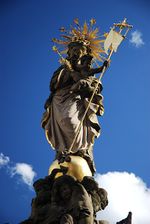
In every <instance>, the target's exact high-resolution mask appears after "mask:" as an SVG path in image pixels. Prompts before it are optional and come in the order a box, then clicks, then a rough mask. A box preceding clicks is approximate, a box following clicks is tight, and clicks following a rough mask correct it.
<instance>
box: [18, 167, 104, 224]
mask: <svg viewBox="0 0 150 224" xmlns="http://www.w3.org/2000/svg"><path fill="white" fill-rule="evenodd" d="M58 172H62V170H58V169H57V170H53V172H52V174H51V175H50V176H48V177H46V178H44V179H39V180H37V181H36V182H35V183H34V184H33V186H34V189H35V192H36V197H35V198H33V199H32V205H31V206H32V209H31V215H30V217H29V219H27V220H25V221H23V222H22V224H30V223H32V224H64V223H65V224H66V223H70V224H72V223H74V224H91V223H95V224H96V223H97V224H101V223H103V222H100V221H97V220H96V212H97V211H99V210H102V209H104V208H105V207H106V206H107V204H108V199H107V192H106V191H105V190H104V189H102V188H99V187H98V184H97V182H96V181H95V180H94V179H93V178H92V177H84V179H83V180H82V182H79V181H77V180H76V179H75V178H73V177H71V176H68V175H66V174H65V172H64V171H63V172H64V175H63V176H60V177H58V178H56V179H55V175H56V174H57V173H58Z"/></svg>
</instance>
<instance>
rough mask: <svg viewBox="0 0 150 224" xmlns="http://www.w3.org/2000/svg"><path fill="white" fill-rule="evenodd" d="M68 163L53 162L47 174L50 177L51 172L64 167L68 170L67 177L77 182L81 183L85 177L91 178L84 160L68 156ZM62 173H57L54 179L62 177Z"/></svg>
mask: <svg viewBox="0 0 150 224" xmlns="http://www.w3.org/2000/svg"><path fill="white" fill-rule="evenodd" d="M70 158H71V161H70V162H66V161H65V162H63V163H61V164H59V163H58V160H55V161H54V162H53V163H52V164H51V166H50V167H49V172H48V174H49V175H50V174H51V172H52V170H54V169H59V168H60V166H64V167H67V168H68V171H67V173H66V174H67V175H70V176H72V177H74V178H76V179H77V180H78V181H82V179H83V177H85V176H92V172H91V170H90V168H89V165H88V163H87V161H86V160H85V159H83V158H82V157H80V156H74V155H71V156H70ZM62 175H63V174H62V173H57V174H56V176H55V178H57V177H59V176H62Z"/></svg>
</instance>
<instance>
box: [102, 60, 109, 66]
mask: <svg viewBox="0 0 150 224" xmlns="http://www.w3.org/2000/svg"><path fill="white" fill-rule="evenodd" d="M109 66H110V60H106V61H104V63H103V67H106V68H108V67H109Z"/></svg>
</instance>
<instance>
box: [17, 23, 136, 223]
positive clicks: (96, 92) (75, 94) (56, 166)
mask: <svg viewBox="0 0 150 224" xmlns="http://www.w3.org/2000/svg"><path fill="white" fill-rule="evenodd" d="M74 23H75V24H76V27H73V26H71V30H70V31H66V30H65V28H64V27H63V28H61V29H60V30H61V32H64V34H62V35H61V37H63V39H61V40H57V39H56V38H54V39H53V40H54V42H56V43H58V44H62V45H63V46H64V50H65V52H66V54H67V55H66V58H63V57H62V54H61V52H60V51H58V49H57V47H56V46H53V50H54V51H56V52H57V53H58V54H59V56H61V64H62V65H61V66H60V67H59V68H58V69H57V70H56V71H55V72H54V74H53V76H52V78H51V81H50V95H49V97H48V99H47V100H46V102H45V105H44V108H45V113H44V114H43V118H42V127H43V128H44V130H45V134H46V138H47V140H48V142H49V144H50V145H51V147H52V148H53V149H55V152H56V156H55V160H54V161H53V163H52V164H51V166H50V168H49V176H47V177H45V178H44V179H39V180H37V181H36V182H35V183H34V184H33V187H34V189H35V192H36V196H35V198H33V199H32V203H31V207H32V211H31V215H30V217H29V218H28V219H27V220H25V221H23V222H21V224H108V222H107V221H105V220H97V219H96V213H97V212H98V211H101V210H103V209H105V207H106V206H107V205H108V198H107V192H106V190H105V189H103V188H100V187H99V186H98V183H97V182H96V181H95V180H94V178H93V177H92V176H93V175H94V172H95V166H94V161H93V145H94V141H95V138H97V137H98V136H99V135H100V131H101V129H100V125H99V122H98V116H102V115H103V113H104V107H103V96H102V95H101V92H102V89H103V88H102V83H101V82H100V80H101V77H102V75H103V74H104V72H105V70H106V68H107V67H108V66H109V59H110V57H111V55H112V53H113V51H116V50H117V47H118V46H119V43H120V41H122V39H123V38H124V37H123V36H121V37H120V33H121V31H122V29H123V28H125V27H127V28H129V27H131V26H130V25H128V24H126V20H124V21H123V22H122V23H120V24H114V27H115V26H117V27H118V26H119V29H120V32H119V33H117V32H116V31H114V27H113V29H112V30H111V31H110V33H112V32H114V33H115V37H116V35H117V37H118V38H119V41H118V42H117V39H116V38H114V39H115V42H114V43H113V41H112V38H108V39H107V44H106V43H105V44H104V48H103V47H102V46H101V43H103V42H104V40H102V39H101V40H100V39H98V38H99V36H98V29H97V28H96V29H95V28H94V29H93V27H92V26H93V25H94V24H95V23H96V21H95V19H91V20H90V26H89V27H88V24H87V23H86V22H85V23H84V25H83V26H80V25H79V21H78V19H75V20H74ZM127 32H128V31H127ZM127 32H126V33H125V36H126V34H127ZM103 36H105V37H106V36H107V37H109V34H105V35H103ZM107 37H106V38H107ZM110 39H111V40H110ZM108 40H109V41H108ZM110 42H111V43H110ZM114 47H115V48H114ZM113 48H114V49H113ZM104 49H105V51H104ZM108 49H109V50H110V52H109V53H110V54H109V57H108V59H107V60H106V61H104V60H103V59H104V57H103V56H102V55H101V54H103V53H106V52H107V51H108ZM98 60H99V61H104V62H103V64H102V66H98V65H96V67H93V64H94V63H93V62H95V61H96V63H97V61H98ZM97 73H101V76H100V77H99V78H96V76H95V74H97ZM131 215H132V214H131V213H129V215H128V217H127V218H126V219H123V220H122V221H120V222H117V223H120V224H121V223H122V224H131Z"/></svg>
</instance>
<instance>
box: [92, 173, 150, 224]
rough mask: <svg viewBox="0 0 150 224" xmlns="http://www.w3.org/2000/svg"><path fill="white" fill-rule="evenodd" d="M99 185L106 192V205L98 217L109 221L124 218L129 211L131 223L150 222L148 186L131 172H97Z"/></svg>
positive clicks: (149, 193)
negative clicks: (107, 201)
mask: <svg viewBox="0 0 150 224" xmlns="http://www.w3.org/2000/svg"><path fill="white" fill-rule="evenodd" d="M96 180H97V181H98V182H99V185H100V186H101V187H103V188H105V189H106V190H107V192H108V200H109V204H108V207H106V208H105V210H104V211H101V212H99V214H98V218H99V219H106V220H108V221H109V222H110V223H116V221H119V220H122V219H123V218H125V217H126V216H127V214H128V212H129V211H131V212H132V213H133V223H136V224H141V223H144V224H149V223H150V212H149V208H150V188H148V187H147V186H146V184H145V183H144V182H143V180H142V179H141V178H139V177H137V176H135V174H133V173H127V172H109V173H106V174H103V175H101V174H97V176H96Z"/></svg>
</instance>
